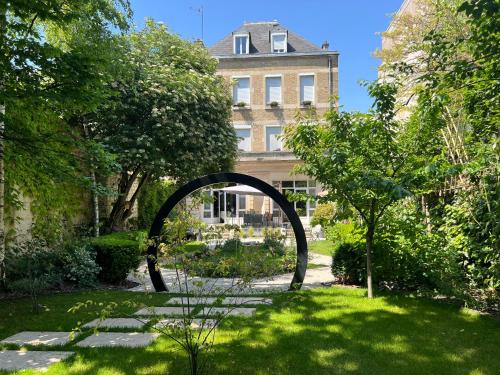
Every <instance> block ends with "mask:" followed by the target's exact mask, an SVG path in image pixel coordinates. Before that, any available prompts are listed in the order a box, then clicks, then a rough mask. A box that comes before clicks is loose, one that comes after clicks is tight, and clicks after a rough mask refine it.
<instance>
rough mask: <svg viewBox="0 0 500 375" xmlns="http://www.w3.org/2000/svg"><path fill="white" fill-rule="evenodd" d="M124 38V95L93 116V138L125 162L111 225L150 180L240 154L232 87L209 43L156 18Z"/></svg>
mask: <svg viewBox="0 0 500 375" xmlns="http://www.w3.org/2000/svg"><path fill="white" fill-rule="evenodd" d="M125 43H126V45H127V50H126V52H125V54H124V56H123V60H124V63H125V64H126V66H127V67H128V68H129V70H128V72H124V73H123V74H122V75H121V76H120V77H119V78H118V79H117V80H116V82H113V84H112V85H113V86H114V87H115V88H116V89H117V90H118V92H119V95H117V96H116V97H115V98H114V100H112V101H109V102H106V103H104V105H103V106H102V107H101V108H100V109H99V111H98V114H97V116H96V117H95V118H94V119H89V131H90V132H91V134H92V136H93V137H94V139H96V140H98V141H100V142H102V143H103V144H105V145H106V146H107V147H108V148H109V149H110V150H111V151H112V152H114V153H115V154H116V155H117V161H118V163H119V164H120V165H121V167H122V172H121V174H120V176H119V181H118V196H117V198H116V200H115V202H114V203H113V207H112V210H111V213H110V215H109V217H108V220H107V224H106V228H105V229H106V230H107V231H117V230H122V229H123V228H124V227H125V223H126V220H127V219H128V218H129V217H130V215H131V214H132V209H133V206H134V203H135V202H136V200H137V197H138V194H139V192H140V191H141V189H142V188H143V186H144V185H145V183H146V182H147V181H148V180H151V179H153V180H154V179H158V178H160V177H164V176H168V177H170V178H172V179H174V180H176V181H185V180H187V179H190V178H192V177H195V176H200V175H202V174H206V173H209V172H216V171H224V170H229V169H231V168H232V165H233V162H234V160H235V158H236V144H237V138H236V135H235V132H234V129H233V127H232V125H231V122H230V111H231V96H230V91H229V88H228V86H227V84H225V82H224V80H223V79H222V78H221V77H219V76H217V75H216V66H217V61H216V60H215V59H214V58H212V57H211V56H210V55H209V53H208V51H207V50H206V49H205V48H204V46H203V45H202V44H201V43H199V42H195V43H189V42H187V41H185V40H182V39H181V38H179V37H178V36H176V35H174V34H171V33H169V32H168V31H167V29H166V27H165V26H164V25H161V24H157V23H155V22H153V21H152V20H149V21H148V22H147V23H146V27H145V28H144V29H143V30H142V31H139V32H136V33H132V34H130V35H128V36H127V37H126V40H125Z"/></svg>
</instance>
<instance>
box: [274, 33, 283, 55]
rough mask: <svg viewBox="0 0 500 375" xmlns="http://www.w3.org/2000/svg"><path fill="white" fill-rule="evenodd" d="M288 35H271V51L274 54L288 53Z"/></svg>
mask: <svg viewBox="0 0 500 375" xmlns="http://www.w3.org/2000/svg"><path fill="white" fill-rule="evenodd" d="M286 46H287V37H286V33H273V34H271V49H272V52H273V53H286Z"/></svg>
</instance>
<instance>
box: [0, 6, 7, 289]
mask: <svg viewBox="0 0 500 375" xmlns="http://www.w3.org/2000/svg"><path fill="white" fill-rule="evenodd" d="M6 32H7V2H6V1H0V38H1V40H0V43H4V40H5V37H6ZM3 79H5V77H4V76H1V77H0V80H3ZM3 90H4V83H3V82H2V81H0V91H3ZM4 116H5V103H0V117H1V118H0V284H3V283H4V282H5V171H4V139H5V122H4Z"/></svg>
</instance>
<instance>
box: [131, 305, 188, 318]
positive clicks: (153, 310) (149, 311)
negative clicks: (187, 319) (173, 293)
mask: <svg viewBox="0 0 500 375" xmlns="http://www.w3.org/2000/svg"><path fill="white" fill-rule="evenodd" d="M193 310H194V307H191V308H190V309H188V307H187V306H186V307H178V306H175V307H164V306H156V307H145V308H143V309H140V310H139V311H136V312H135V313H134V315H139V316H140V315H143V316H154V315H188V314H189V312H192V311H193Z"/></svg>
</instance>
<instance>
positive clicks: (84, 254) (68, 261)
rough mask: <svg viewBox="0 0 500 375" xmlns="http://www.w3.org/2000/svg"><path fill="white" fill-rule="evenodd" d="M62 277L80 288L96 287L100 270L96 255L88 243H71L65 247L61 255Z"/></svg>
mask: <svg viewBox="0 0 500 375" xmlns="http://www.w3.org/2000/svg"><path fill="white" fill-rule="evenodd" d="M61 258H62V262H63V270H64V277H65V278H66V279H67V280H70V281H72V282H74V283H76V285H78V286H79V287H81V288H91V287H94V286H96V285H97V275H98V274H99V271H100V270H101V267H99V266H98V265H97V263H96V253H95V251H94V249H93V248H92V246H91V245H90V244H88V243H73V244H69V245H67V246H66V247H65V249H64V253H63V254H62V257H61Z"/></svg>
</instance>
